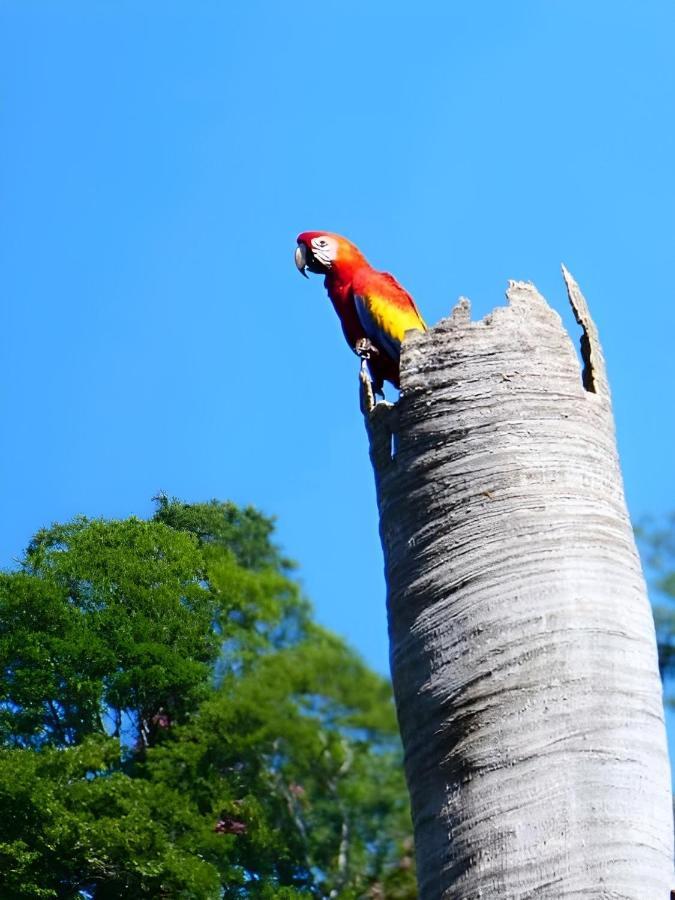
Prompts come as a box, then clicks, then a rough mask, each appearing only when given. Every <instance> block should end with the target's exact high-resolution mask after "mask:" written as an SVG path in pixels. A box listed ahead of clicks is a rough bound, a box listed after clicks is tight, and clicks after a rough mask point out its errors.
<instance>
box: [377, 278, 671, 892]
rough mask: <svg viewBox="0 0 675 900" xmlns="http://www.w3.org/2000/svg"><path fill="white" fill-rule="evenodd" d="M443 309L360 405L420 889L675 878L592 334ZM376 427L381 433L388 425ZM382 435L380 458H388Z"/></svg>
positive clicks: (641, 590) (634, 571)
mask: <svg viewBox="0 0 675 900" xmlns="http://www.w3.org/2000/svg"><path fill="white" fill-rule="evenodd" d="M564 274H565V278H566V282H567V286H568V292H569V295H570V300H571V302H572V305H573V307H574V309H575V312H576V315H577V318H578V320H579V321H580V323H581V324H582V327H583V329H584V338H583V339H582V353H583V355H584V357H585V361H586V365H585V370H584V373H583V385H582V379H581V378H580V373H579V365H578V361H577V358H576V354H575V352H574V349H573V347H572V344H571V342H570V340H569V338H568V336H567V334H566V333H565V331H564V329H563V327H562V324H561V321H560V318H559V317H558V315H557V314H556V313H555V312H553V311H552V310H551V309H550V308H549V306H548V305H547V304H546V302H545V300H544V299H543V298H542V297H541V296H540V295H539V294H538V293H537V291H536V290H535V289H534V287H533V286H532V285H529V284H524V283H513V284H512V285H511V287H510V289H509V292H508V299H509V305H508V306H507V307H505V308H500V309H497V310H495V311H494V312H493V313H492V314H491V315H490V316H488V317H487V318H486V319H484V320H483V321H482V322H474V323H472V322H471V321H470V320H469V310H468V303H467V302H466V301H462V302H460V304H459V306H458V307H457V308H456V309H455V311H454V313H453V315H452V317H451V318H449V319H446V320H444V321H442V322H440V323H439V324H438V325H437V326H436V327H435V328H433V329H431V330H430V331H429V332H427V333H426V334H422V333H411V334H410V335H409V336H408V338H407V339H406V342H405V344H404V348H403V356H402V372H401V382H402V391H403V393H402V397H401V399H400V401H399V403H398V404H397V405H396V406H395V407H392V406H390V405H388V404H380V405H378V406H377V407H376V409H375V410H374V411H373V412H372V413H370V414H367V415H366V424H367V427H368V432H369V437H370V442H371V458H372V460H373V465H374V467H375V474H376V482H377V490H378V503H379V508H380V521H381V535H382V544H383V548H384V556H385V569H386V578H387V585H388V615H389V633H390V642H391V668H392V676H393V681H394V691H395V695H396V703H397V709H398V716H399V722H400V727H401V733H402V738H403V744H404V749H405V765H406V775H407V780H408V786H409V790H410V796H411V802H412V811H413V822H414V831H415V843H416V848H417V867H418V878H419V887H420V897H421V898H422V900H435V898H441V897H443V898H452V900H460V898H461V900H472V898H478V897H480V898H483V900H486V898H507V900H508V898H537V900H539V898H556V900H558V898H571V897H584V898H593V900H595V898H633V900H666V898H667V897H668V891H669V889H670V888H671V887H672V886H673V883H672V881H671V874H672V850H673V844H672V841H673V835H672V807H671V796H670V772H669V765H668V758H667V752H666V739H665V730H664V722H663V708H662V697H661V685H660V682H659V676H658V671H657V659H656V648H655V639H654V629H653V625H652V618H651V613H650V609H649V604H648V601H647V597H646V593H645V585H644V580H643V577H642V574H641V569H640V563H639V560H638V557H637V554H636V550H635V544H634V540H633V534H632V530H631V526H630V522H629V519H628V515H627V512H626V506H625V500H624V494H623V487H622V481H621V474H620V471H619V465H618V459H617V452H616V446H615V437H614V425H613V419H612V412H611V405H610V396H609V390H608V386H607V379H606V373H605V366H604V361H603V357H602V352H601V349H600V346H599V343H598V340H597V334H596V330H595V327H594V325H593V323H592V321H591V319H590V315H589V313H588V309H587V306H586V303H585V301H584V299H583V297H582V296H581V294H580V292H579V289H578V287H577V286H576V284H575V282H574V281H573V280H572V278H571V277H570V276H569V275H568V273H567V272H565V273H564ZM392 436H393V439H392ZM392 443H393V444H394V447H393V451H394V452H393V455H392Z"/></svg>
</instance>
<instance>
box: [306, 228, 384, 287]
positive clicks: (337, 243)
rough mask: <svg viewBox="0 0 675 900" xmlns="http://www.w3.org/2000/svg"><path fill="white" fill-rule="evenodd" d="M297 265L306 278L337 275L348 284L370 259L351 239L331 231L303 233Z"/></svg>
mask: <svg viewBox="0 0 675 900" xmlns="http://www.w3.org/2000/svg"><path fill="white" fill-rule="evenodd" d="M297 241H298V246H297V247H296V248H295V265H296V266H297V267H298V271H299V272H300V274H301V275H304V276H305V278H307V277H308V275H307V271H308V270H309V271H310V272H314V274H315V275H328V274H329V273H331V274H333V275H335V276H336V277H337V278H339V279H344V280H348V279H349V276H350V275H351V273H352V272H353V271H354V270H355V269H356V268H358V267H359V266H361V265H365V264H366V259H365V257H364V256H363V254H362V253H361V251H360V250H359V249H358V247H356V246H355V245H354V244H352V242H351V241H348V240H347V238H344V237H341V236H340V235H339V234H333V233H332V232H330V231H303V232H302V234H299V235H298V238H297Z"/></svg>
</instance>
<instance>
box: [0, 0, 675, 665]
mask: <svg viewBox="0 0 675 900" xmlns="http://www.w3.org/2000/svg"><path fill="white" fill-rule="evenodd" d="M363 7H365V11H364V9H363ZM674 46H675V5H674V4H673V3H672V0H643V2H641V3H635V2H625V0H611V2H609V0H595V2H588V0H565V2H562V0H558V2H555V0H530V2H528V0H513V2H509V3H505V2H503V0H491V2H480V0H478V2H471V3H470V2H447V0H446V2H436V3H429V2H423V0H419V2H416V3H410V4H409V3H396V2H391V0H389V2H379V0H377V2H368V3H363V2H350V0H345V2H340V3H335V2H331V0H324V2H323V3H320V4H316V3H315V4H302V3H299V4H298V3H293V4H287V3H277V2H273V0H269V2H248V3H246V4H244V3H241V4H238V3H237V4H235V3H225V2H223V0H200V2H199V3H193V2H188V0H183V2H171V0H162V2H154V0H144V2H143V3H139V2H137V0H128V2H124V0H115V2H113V0H106V2H102V0H79V2H75V0H61V2H59V3H58V4H56V3H48V2H44V0H42V2H33V0H0V135H1V137H0V198H1V199H0V295H1V296H2V301H3V314H2V328H1V332H2V337H1V340H2V365H3V370H4V376H3V384H4V386H5V389H4V391H3V400H4V405H5V413H4V415H3V423H4V435H3V437H2V441H1V446H0V454H1V456H2V459H1V460H0V471H1V472H2V476H1V477H2V480H3V481H2V522H1V528H0V563H2V564H3V565H10V564H11V563H12V560H13V559H14V558H15V557H16V556H18V555H19V553H20V552H21V551H22V549H23V548H24V547H25V545H26V543H27V541H28V539H29V538H30V535H31V534H32V532H33V531H34V530H36V529H37V528H38V527H39V526H41V525H43V524H47V523H49V522H51V521H54V520H64V519H67V518H69V517H71V516H73V515H74V514H76V513H84V514H87V515H89V516H98V515H103V516H127V515H129V514H131V513H135V514H137V515H141V516H146V515H148V514H149V513H150V512H151V510H152V503H151V501H150V498H151V497H152V496H153V495H154V494H156V493H157V492H158V491H159V490H164V491H166V492H168V493H169V494H175V495H178V496H179V497H181V498H183V499H185V500H189V501H190V500H203V499H207V498H210V497H218V498H222V499H225V498H232V499H234V500H236V501H238V502H240V503H253V504H255V505H257V506H259V507H261V508H262V509H263V510H264V511H266V512H268V513H273V514H275V515H277V516H278V519H279V539H280V541H281V542H282V544H283V547H284V549H285V551H286V552H287V553H288V554H289V555H290V556H293V557H295V558H296V559H298V560H299V561H300V563H301V577H302V580H303V583H304V586H305V589H306V591H307V593H308V595H309V596H310V597H311V599H312V600H313V601H314V603H315V606H316V608H317V611H318V615H319V617H320V619H321V620H322V621H323V622H324V623H325V624H327V625H328V626H330V627H331V628H333V629H335V630H336V631H338V632H341V633H342V634H344V635H346V636H347V637H348V639H349V640H350V641H351V642H352V644H353V645H355V646H356V647H357V648H358V649H359V650H360V651H361V652H362V653H363V654H364V656H365V657H366V658H367V660H368V661H369V662H371V663H372V664H373V665H374V666H376V667H377V668H378V669H380V670H382V671H385V670H386V669H387V636H386V623H385V615H384V585H383V579H382V562H381V552H380V546H379V539H378V533H377V516H376V509H375V499H374V491H373V485H372V475H371V470H370V465H369V462H368V457H367V448H366V439H365V435H364V431H363V425H362V422H361V418H360V414H359V411H358V403H357V386H356V372H357V363H356V361H355V358H354V357H353V356H352V355H351V354H350V353H349V351H348V350H347V348H346V346H345V345H344V343H343V339H342V335H341V333H340V330H339V327H338V323H337V320H336V318H335V316H334V313H333V311H332V309H331V307H330V305H329V303H328V301H327V299H326V297H325V295H324V293H323V289H322V286H321V283H320V280H319V279H312V281H311V282H307V281H303V280H302V279H301V278H299V277H298V273H297V272H296V270H295V267H294V265H293V260H292V254H293V249H294V239H295V236H296V234H297V233H298V232H299V231H302V230H306V229H314V228H325V229H330V230H333V231H339V232H342V233H344V234H346V235H348V236H350V237H351V238H352V239H353V240H355V241H356V242H357V243H359V244H360V246H361V247H362V249H363V250H364V252H366V254H367V255H368V257H369V258H370V259H371V261H372V262H373V263H374V264H376V265H378V266H379V267H382V268H386V269H389V270H391V271H393V272H394V273H395V274H396V275H397V276H398V277H399V279H400V280H401V281H402V282H403V284H404V285H405V286H406V287H407V288H408V289H409V290H410V291H411V293H413V295H414V296H415V298H416V299H417V301H418V303H419V304H420V306H421V307H422V309H423V311H424V314H425V316H426V318H427V320H428V321H431V322H434V321H436V320H437V319H439V318H440V317H442V316H443V315H445V314H446V313H447V312H448V311H449V309H450V308H451V306H452V305H453V303H454V301H455V300H456V298H457V297H458V296H459V295H460V294H464V295H466V296H468V297H470V298H471V299H472V301H473V309H474V314H475V315H476V316H480V315H483V314H484V313H486V312H487V311H489V309H491V308H492V307H493V306H494V305H496V304H499V303H501V302H502V298H503V292H504V290H505V287H506V283H507V280H508V279H509V278H517V279H528V280H532V281H534V282H535V283H536V284H537V286H538V287H539V289H540V290H541V291H542V292H543V293H544V294H545V295H546V296H547V297H548V298H549V300H550V301H551V302H552V303H553V305H554V306H555V307H556V308H557V309H558V310H560V311H561V312H563V313H564V315H565V320H566V321H567V322H570V316H569V315H568V313H567V310H566V300H565V294H564V289H563V284H562V280H561V278H560V274H559V264H560V262H561V261H564V262H565V263H566V265H567V266H568V267H569V268H570V270H571V271H572V273H573V274H574V275H575V276H576V278H577V279H578V281H579V283H580V285H581V287H582V289H583V290H584V292H585V293H586V296H587V298H588V300H589V302H590V304H591V308H592V311H593V313H594V316H595V318H596V321H597V324H598V326H599V328H600V333H601V338H602V340H603V343H604V348H605V353H606V356H607V359H608V365H609V374H610V378H611V383H612V388H613V394H614V405H615V413H616V420H617V428H618V436H619V446H620V451H621V458H622V463H623V471H624V476H625V482H626V490H627V495H628V500H629V505H630V509H631V512H632V514H633V516H634V518H635V519H639V518H640V517H642V516H643V515H645V514H648V513H651V514H659V513H663V512H665V511H667V510H670V509H672V508H675V489H674V488H675V484H674V478H673V459H674V458H675V449H674V448H675V416H674V414H673V412H674V410H673V406H674V404H673V385H674V384H675V362H674V357H675V353H674V346H673V335H674V334H675V304H674V302H673V300H674V298H673V293H674V291H673V248H674V246H675V115H674V112H675V55H674V53H673V47H674ZM574 333H575V340H576V331H575V332H574Z"/></svg>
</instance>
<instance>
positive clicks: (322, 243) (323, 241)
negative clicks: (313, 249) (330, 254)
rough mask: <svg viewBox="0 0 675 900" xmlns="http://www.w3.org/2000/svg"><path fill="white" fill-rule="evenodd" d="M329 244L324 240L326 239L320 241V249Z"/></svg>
mask: <svg viewBox="0 0 675 900" xmlns="http://www.w3.org/2000/svg"><path fill="white" fill-rule="evenodd" d="M327 244H328V241H326V240H324V238H320V239H319V247H325V246H327Z"/></svg>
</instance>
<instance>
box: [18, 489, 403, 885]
mask: <svg viewBox="0 0 675 900" xmlns="http://www.w3.org/2000/svg"><path fill="white" fill-rule="evenodd" d="M273 530H274V525H273V521H272V520H270V519H269V518H267V517H265V516H263V515H262V514H261V513H260V512H258V511H257V510H254V509H252V508H245V509H241V508H239V507H237V506H235V505H234V504H232V503H221V502H218V501H211V502H209V503H198V504H185V503H181V502H180V501H178V500H174V499H169V498H167V497H164V496H161V497H159V498H157V508H156V512H155V515H154V517H153V518H152V519H151V520H150V521H143V520H140V519H136V518H129V519H126V520H122V521H108V520H103V519H95V520H90V519H86V518H77V519H74V520H73V521H71V522H68V523H65V524H57V525H53V526H51V527H50V528H45V529H43V530H41V531H39V532H38V533H37V534H36V535H35V537H34V538H33V540H32V541H31V543H30V545H29V547H28V549H27V551H26V553H25V555H24V558H23V560H22V562H21V566H20V568H19V569H18V570H17V571H12V572H5V573H2V574H0V659H2V663H3V667H2V677H1V679H0V803H1V806H2V809H3V816H2V819H1V820H0V895H1V896H3V897H8V898H24V897H26V898H28V897H58V898H67V897H81V896H84V897H93V898H97V900H99V898H116V897H120V898H121V897H183V898H189V897H194V898H211V897H213V898H219V897H225V898H230V897H231V898H236V897H244V896H245V897H279V898H285V897H287V898H292V897H302V896H314V897H344V898H350V897H352V898H356V897H373V898H385V897H386V898H412V897H414V896H416V892H415V882H414V873H413V864H412V850H411V838H410V833H411V826H410V820H409V811H408V804H407V795H406V791H405V786H404V783H403V775H402V766H401V761H400V747H399V742H398V736H397V728H396V721H395V714H394V709H393V704H392V699H391V694H390V688H389V684H388V682H387V681H386V680H385V679H383V678H382V677H380V676H379V675H377V674H375V673H373V672H372V671H371V670H369V669H368V668H367V666H366V665H365V664H364V663H363V662H362V661H361V660H360V659H359V658H358V656H357V655H356V654H355V653H354V652H353V651H352V650H351V649H350V648H348V647H347V646H346V645H345V644H344V642H343V641H342V640H340V639H339V638H337V637H336V636H335V635H333V634H331V633H329V632H328V631H326V630H325V629H323V628H321V627H320V626H319V625H317V624H316V623H315V622H314V621H313V619H312V614H311V608H310V606H309V604H308V602H307V601H306V600H305V599H304V598H303V596H302V594H301V592H300V589H299V586H298V584H297V582H296V581H295V580H293V578H292V564H291V563H290V561H289V560H287V559H285V558H284V557H283V556H282V555H281V554H280V552H279V550H278V548H277V547H276V546H275V545H274V543H273Z"/></svg>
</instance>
